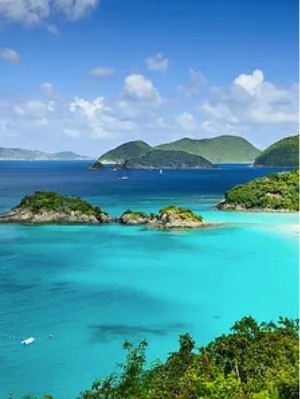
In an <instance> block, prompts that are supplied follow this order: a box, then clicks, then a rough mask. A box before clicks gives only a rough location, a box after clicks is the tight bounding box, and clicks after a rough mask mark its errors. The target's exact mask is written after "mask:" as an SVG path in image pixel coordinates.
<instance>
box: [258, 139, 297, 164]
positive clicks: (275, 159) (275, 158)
mask: <svg viewBox="0 0 300 399" xmlns="http://www.w3.org/2000/svg"><path fill="white" fill-rule="evenodd" d="M254 166H271V167H276V166H277V167H280V166H281V167H284V166H288V167H298V166H299V135H296V136H291V137H285V138H284V139H282V140H279V141H277V142H276V143H274V144H272V145H271V146H270V147H268V148H267V149H266V150H264V151H263V152H262V153H261V154H260V155H258V157H257V158H256V159H255V162H254Z"/></svg>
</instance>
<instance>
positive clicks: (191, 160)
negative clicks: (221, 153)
mask: <svg viewBox="0 0 300 399" xmlns="http://www.w3.org/2000/svg"><path fill="white" fill-rule="evenodd" d="M122 168H124V169H202V168H215V166H214V165H213V164H212V163H211V162H209V161H208V160H207V159H204V158H202V157H200V156H198V155H192V154H187V153H186V152H184V151H163V150H152V151H149V152H147V154H145V155H142V156H139V157H136V158H131V159H129V160H127V161H125V162H124V164H123V165H122Z"/></svg>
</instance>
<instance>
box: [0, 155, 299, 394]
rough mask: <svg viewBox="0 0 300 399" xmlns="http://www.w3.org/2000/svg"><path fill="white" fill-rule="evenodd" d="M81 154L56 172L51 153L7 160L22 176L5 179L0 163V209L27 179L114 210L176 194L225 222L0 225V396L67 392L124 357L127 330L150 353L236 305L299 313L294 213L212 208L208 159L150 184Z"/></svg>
mask: <svg viewBox="0 0 300 399" xmlns="http://www.w3.org/2000/svg"><path fill="white" fill-rule="evenodd" d="M81 165H83V164H80V167H79V166H78V163H77V164H76V165H75V164H74V166H72V165H70V166H69V167H66V166H64V168H62V169H61V170H60V174H61V175H60V176H61V179H60V180H59V179H58V177H57V175H58V170H57V165H55V167H54V166H52V167H51V168H52V169H51V168H50V167H48V168H46V169H44V170H43V173H41V170H40V168H37V169H32V173H31V174H30V173H28V169H27V172H26V173H24V168H20V169H18V170H16V167H15V169H14V171H13V175H14V176H15V177H16V178H15V180H16V181H20V182H22V184H20V187H18V186H16V185H15V186H14V187H11V186H10V183H9V181H11V180H9V177H10V178H11V173H12V172H11V169H8V168H6V169H2V170H0V183H2V186H1V187H2V189H3V191H2V198H1V201H2V202H1V204H0V207H1V206H2V209H7V208H8V207H10V206H12V205H14V203H15V202H17V201H18V200H19V198H20V196H22V195H23V194H24V193H25V192H26V193H29V192H31V191H32V190H33V189H35V188H49V189H55V186H57V189H59V188H61V191H62V192H68V193H76V194H79V195H82V196H84V198H86V199H90V200H92V201H93V202H95V203H96V202H97V203H100V204H101V205H102V206H103V208H104V209H105V210H108V211H109V212H111V213H113V214H119V213H121V212H122V211H123V210H124V209H127V208H132V209H142V210H146V211H152V210H153V211H157V210H158V209H159V208H160V207H161V206H163V205H165V204H169V203H174V202H175V203H176V204H180V205H182V206H188V207H190V208H192V209H193V210H194V211H195V212H199V213H201V214H202V215H203V216H204V218H205V219H206V220H207V221H211V222H213V221H224V222H226V224H225V226H224V227H222V228H218V229H211V230H203V231H198V232H196V231H192V232H161V231H151V230H148V229H144V228H141V227H128V226H98V227H97V226H94V227H93V226H86V227H85V226H79V227H58V226H40V227H25V226H0V285H1V289H0V300H1V302H0V303H1V305H0V334H1V335H0V345H1V356H0V396H1V397H3V398H5V397H7V396H8V395H7V394H8V392H10V391H14V392H15V393H16V397H17V398H18V397H21V395H22V394H26V393H29V392H32V393H34V394H42V393H46V392H50V393H53V394H54V395H55V398H56V399H69V398H70V399H74V398H75V397H76V395H77V394H78V393H79V392H80V391H81V390H82V389H84V388H88V387H89V386H90V385H91V382H92V381H93V379H94V378H96V377H99V376H100V377H101V376H104V375H106V374H107V373H109V372H110V371H112V370H113V369H114V365H115V362H116V361H119V360H122V359H123V357H124V354H123V351H122V343H123V341H124V340H125V339H130V340H131V341H133V342H138V341H139V340H140V339H142V338H147V339H148V341H149V347H148V356H149V360H153V359H154V358H156V357H157V356H159V357H162V358H164V357H165V356H166V355H167V353H168V352H169V351H172V350H174V349H176V347H177V336H178V334H179V333H182V332H186V331H189V332H190V333H191V334H192V335H193V336H194V337H195V338H196V340H197V342H198V343H199V345H200V344H202V343H203V344H204V343H206V342H207V341H209V340H210V339H212V338H214V337H215V336H216V335H218V334H221V333H223V332H227V331H228V330H229V328H230V326H231V325H232V324H233V323H234V321H235V320H236V319H237V318H240V317H243V316H245V315H250V314H251V315H253V316H254V317H256V318H257V319H258V320H270V319H277V318H278V317H279V315H284V316H291V317H297V315H298V232H297V230H296V228H295V227H296V225H297V223H298V216H297V215H295V214H247V213H225V212H217V211H214V210H213V209H212V206H213V205H214V204H215V203H216V202H218V201H219V200H220V199H221V198H222V193H221V192H220V189H217V188H216V184H217V181H218V179H219V177H218V178H217V177H216V175H214V176H213V177H212V175H211V172H210V171H206V173H202V174H201V173H200V174H198V175H197V176H196V175H195V174H194V173H193V172H191V173H190V174H184V173H183V172H178V174H177V177H176V175H174V173H173V174H170V175H169V177H166V176H167V173H165V174H164V175H163V176H162V177H163V179H164V182H165V184H162V180H160V181H158V183H157V184H156V188H155V180H157V179H158V178H159V177H158V176H154V177H153V178H152V177H151V179H150V178H149V180H148V181H147V180H146V179H145V178H144V179H141V175H136V176H134V175H133V176H132V178H130V179H129V180H128V181H115V180H116V177H115V175H114V174H113V173H111V174H110V175H109V177H107V176H106V177H105V179H109V178H110V179H112V182H111V185H110V183H109V181H106V183H105V184H104V183H103V181H101V177H100V176H101V175H100V174H97V173H96V174H95V173H93V172H92V173H91V174H89V175H88V174H85V173H86V172H85V170H83V169H82V167H81ZM0 166H1V165H0ZM76 168H78V170H80V172H77V173H76V175H75V174H74V170H76V171H77V169H76ZM201 172H205V171H201ZM243 172H244V173H245V174H246V175H247V178H248V179H249V178H250V175H248V173H249V171H248V170H246V171H244V170H239V171H237V170H235V169H232V171H231V174H229V173H228V172H227V173H228V174H227V175H226V176H227V180H226V179H225V180H226V181H225V182H224V181H223V182H222V189H223V188H224V185H225V183H226V182H227V186H228V188H230V185H233V184H236V181H237V180H242V181H243V179H244V178H245V175H241V174H242V173H243ZM254 172H255V171H251V173H254ZM214 173H215V171H214ZM220 173H223V172H219V174H220ZM257 173H258V172H257ZM259 173H261V171H259ZM152 174H153V172H151V175H152ZM41 176H42V177H43V179H41ZM83 176H87V178H88V182H87V181H86V179H84V177H83ZM152 176H153V175H152ZM191 176H192V177H191ZM208 176H209V177H208ZM25 177H26V178H25ZM89 179H90V180H89ZM96 179H99V186H97V185H95V180H96ZM220 180H224V175H223V176H222V179H220ZM80 181H81V182H82V184H80ZM187 181H188V182H189V184H187ZM134 182H136V183H134ZM137 182H138V183H137ZM126 183H129V185H127V186H125V184H126ZM147 183H148V184H147ZM180 183H182V184H180ZM191 185H192V186H194V188H193V189H192V188H191V187H190V186H191ZM124 186H125V188H124ZM180 186H181V190H180ZM209 186H211V189H210V188H209ZM16 187H17V188H16ZM182 187H183V188H182ZM78 191H79V192H78ZM50 333H51V334H53V339H51V340H50V339H48V335H49V334H50ZM29 336H34V337H36V341H35V342H34V344H33V345H30V346H29V347H26V348H24V347H22V345H21V344H20V341H21V339H23V338H26V337H29Z"/></svg>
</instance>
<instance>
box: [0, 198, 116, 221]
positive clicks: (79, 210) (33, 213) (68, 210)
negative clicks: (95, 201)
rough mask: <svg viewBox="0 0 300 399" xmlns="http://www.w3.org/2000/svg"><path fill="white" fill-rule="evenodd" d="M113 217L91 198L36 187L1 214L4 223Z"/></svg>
mask: <svg viewBox="0 0 300 399" xmlns="http://www.w3.org/2000/svg"><path fill="white" fill-rule="evenodd" d="M111 220H112V219H111V217H110V216H109V215H108V214H107V213H106V212H104V211H103V210H102V209H100V208H99V207H98V206H93V205H91V204H90V203H88V202H87V201H84V200H82V199H81V198H78V197H69V196H64V195H61V194H58V193H56V192H53V191H36V192H35V193H34V194H32V195H27V196H25V197H24V198H23V199H22V200H21V202H20V203H19V204H18V205H17V206H15V207H14V208H12V209H11V210H10V211H9V212H7V213H5V214H3V215H0V223H33V224H42V223H61V224H64V223H66V224H77V223H90V224H96V223H107V222H110V221H111Z"/></svg>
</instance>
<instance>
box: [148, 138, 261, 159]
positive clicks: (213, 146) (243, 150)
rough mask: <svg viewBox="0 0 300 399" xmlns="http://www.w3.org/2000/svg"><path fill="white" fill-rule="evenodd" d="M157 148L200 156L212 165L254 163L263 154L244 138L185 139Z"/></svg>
mask: <svg viewBox="0 0 300 399" xmlns="http://www.w3.org/2000/svg"><path fill="white" fill-rule="evenodd" d="M156 148H157V149H160V150H176V151H185V152H187V153H189V154H194V155H199V156H201V157H203V158H205V159H207V160H209V161H210V162H212V163H239V162H241V163H242V162H253V161H254V159H255V158H256V157H257V156H258V155H259V154H260V152H261V151H260V150H259V149H257V148H256V147H254V146H253V145H252V144H251V143H249V141H247V140H246V139H244V138H243V137H238V136H225V135H224V136H218V137H214V138H211V139H202V140H196V139H190V138H188V137H185V138H183V139H181V140H177V141H173V142H171V143H166V144H160V145H158V146H157V147H156Z"/></svg>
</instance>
